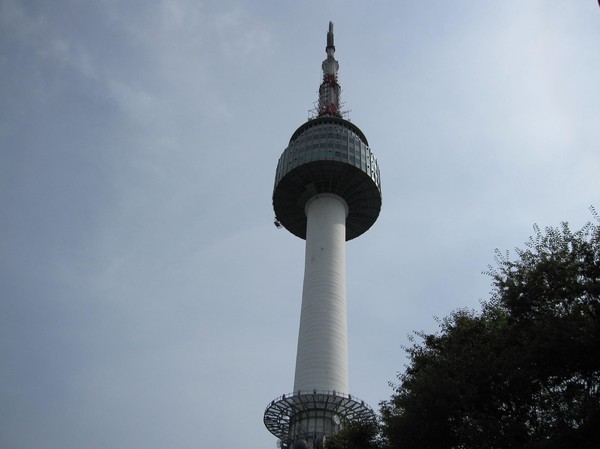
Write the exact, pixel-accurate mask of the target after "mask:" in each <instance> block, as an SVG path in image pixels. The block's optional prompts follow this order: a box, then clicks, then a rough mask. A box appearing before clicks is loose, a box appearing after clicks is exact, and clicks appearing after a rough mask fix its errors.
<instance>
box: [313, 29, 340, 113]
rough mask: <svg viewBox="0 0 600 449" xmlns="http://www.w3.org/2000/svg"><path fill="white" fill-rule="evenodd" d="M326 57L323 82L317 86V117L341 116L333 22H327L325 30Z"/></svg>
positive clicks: (323, 66)
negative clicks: (327, 29) (327, 25)
mask: <svg viewBox="0 0 600 449" xmlns="http://www.w3.org/2000/svg"><path fill="white" fill-rule="evenodd" d="M325 52H326V53H327V59H325V61H323V64H322V65H321V67H322V68H323V82H322V83H321V86H320V87H319V117H322V116H324V115H333V116H335V117H341V116H342V114H341V113H340V91H341V87H340V85H339V84H338V76H337V73H338V70H339V68H340V64H339V63H338V62H337V61H336V59H335V57H334V53H335V45H334V43H333V22H329V31H328V32H327V47H325Z"/></svg>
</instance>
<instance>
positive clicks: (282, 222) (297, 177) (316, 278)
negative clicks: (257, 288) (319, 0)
mask: <svg viewBox="0 0 600 449" xmlns="http://www.w3.org/2000/svg"><path fill="white" fill-rule="evenodd" d="M325 50H326V53H327V59H325V61H323V65H322V68H323V82H322V83H321V86H320V87H319V102H318V112H317V115H316V116H315V117H314V118H312V119H310V120H309V121H307V122H306V123H304V124H303V125H301V126H300V127H299V128H298V129H297V130H296V131H295V132H294V134H293V135H292V137H291V139H290V142H289V145H288V147H287V148H286V149H285V150H284V151H283V154H282V155H281V157H280V159H279V162H278V164H277V171H276V174H275V187H274V190H273V208H274V210H275V224H276V225H277V226H278V227H279V226H283V227H285V228H286V229H287V230H288V231H290V232H291V233H292V234H294V235H296V236H298V237H300V238H302V239H305V240H306V255H305V268H304V284H303V292H302V309H301V315H300V331H299V335H298V349H297V354H296V371H295V378H294V389H293V392H292V393H289V394H285V395H283V396H281V397H279V398H277V399H275V400H273V401H272V402H271V403H270V404H269V405H268V406H267V408H266V410H265V414H264V423H265V426H266V427H267V429H268V430H269V431H270V432H271V433H272V434H274V435H275V436H276V437H277V438H279V443H278V444H279V446H280V447H282V448H284V449H288V448H289V449H317V448H322V447H323V444H324V442H325V439H326V438H327V437H328V436H331V435H334V434H336V433H337V432H338V431H339V429H340V428H341V427H343V426H344V424H345V423H347V422H350V421H356V420H363V421H372V420H373V419H374V414H373V411H372V409H371V408H370V407H369V406H367V405H366V404H365V403H364V402H363V401H361V400H359V399H357V398H356V397H354V396H352V395H350V393H349V390H348V340H347V330H346V321H347V320H346V267H345V264H346V263H345V257H346V256H345V243H346V241H347V240H351V239H354V238H356V237H358V236H360V235H361V234H363V233H364V232H365V231H367V230H368V229H369V228H370V227H371V226H372V225H373V223H375V221H376V220H377V217H378V216H379V211H380V210H381V181H380V176H379V167H378V165H377V160H376V159H375V156H374V155H373V153H372V152H371V149H370V148H369V144H368V142H367V138H366V137H365V135H364V134H363V132H362V131H361V130H360V129H359V128H358V127H357V126H356V125H354V124H353V123H351V122H349V121H348V120H345V119H344V118H343V117H342V114H341V112H340V90H341V89H340V85H339V84H338V68H339V64H338V62H337V61H336V59H335V57H334V53H335V45H334V41H333V24H332V23H331V22H329V31H328V33H327V47H326V49H325Z"/></svg>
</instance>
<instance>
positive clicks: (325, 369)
mask: <svg viewBox="0 0 600 449" xmlns="http://www.w3.org/2000/svg"><path fill="white" fill-rule="evenodd" d="M305 210H306V219H307V229H306V255H305V268H304V287H303V291H302V311H301V314H300V330H299V335H298V351H297V353H296V375H295V380H294V391H295V392H298V391H311V392H312V391H313V390H320V391H336V392H340V393H347V392H348V338H347V330H346V249H345V242H346V216H347V215H348V206H347V205H346V202H345V201H344V200H343V199H342V198H340V197H339V196H337V195H333V194H320V195H316V196H313V197H312V198H311V199H310V200H309V201H308V202H307V204H306V207H305Z"/></svg>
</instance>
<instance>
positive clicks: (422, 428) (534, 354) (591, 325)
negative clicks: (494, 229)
mask: <svg viewBox="0 0 600 449" xmlns="http://www.w3.org/2000/svg"><path fill="white" fill-rule="evenodd" d="M593 213H594V214H595V212H594V211H593ZM595 216H596V218H598V217H597V215H596V214H595ZM535 231H536V235H535V236H534V237H532V238H531V239H530V240H529V241H528V242H527V243H526V246H525V249H517V251H516V253H517V259H516V260H514V261H513V260H510V259H509V257H508V255H502V254H501V253H499V252H498V251H497V252H496V254H497V257H496V261H497V267H496V268H490V270H489V271H488V274H489V275H490V276H491V277H492V280H493V286H494V290H493V293H492V297H491V299H490V300H489V301H488V302H486V303H483V305H482V306H483V307H482V311H481V312H474V311H468V310H459V311H456V312H454V313H453V314H451V315H450V316H449V317H447V318H446V319H444V320H443V321H442V322H441V323H440V327H441V329H440V332H439V333H437V334H434V335H426V334H418V335H419V336H420V337H421V339H422V343H419V344H414V345H413V346H412V347H410V348H408V349H407V351H408V355H409V361H410V362H409V366H408V367H407V369H406V371H405V372H404V373H402V374H401V375H399V381H400V383H399V384H398V385H397V386H395V387H394V388H395V393H394V395H393V396H392V398H391V399H390V400H389V401H386V402H384V403H382V404H381V414H382V420H383V436H384V440H385V441H386V446H388V447H389V448H402V449H410V448H420V449H421V448H424V447H426V448H465V449H466V448H532V449H533V448H535V449H545V448H562V447H565V448H566V447H578V448H587V447H590V448H591V447H594V448H595V447H600V227H599V226H598V225H594V224H591V223H588V224H587V225H586V226H585V227H584V228H582V229H581V230H579V231H577V232H572V231H571V230H570V229H569V226H568V225H567V224H566V223H564V224H562V226H561V227H560V228H547V229H545V232H544V233H542V232H541V231H540V229H539V228H537V227H536V228H535ZM340 447H341V446H340Z"/></svg>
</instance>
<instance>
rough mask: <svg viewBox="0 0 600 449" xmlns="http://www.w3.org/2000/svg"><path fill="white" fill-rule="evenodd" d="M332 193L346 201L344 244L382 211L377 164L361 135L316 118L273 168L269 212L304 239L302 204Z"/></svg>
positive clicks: (339, 122)
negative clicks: (273, 211)
mask: <svg viewBox="0 0 600 449" xmlns="http://www.w3.org/2000/svg"><path fill="white" fill-rule="evenodd" d="M319 193H333V194H335V195H338V196H340V197H341V198H343V199H344V201H346V204H347V205H348V209H349V213H348V217H347V221H346V240H351V239H353V238H355V237H358V236H359V235H361V234H363V233H364V232H365V231H367V230H368V229H369V228H370V227H371V226H372V225H373V223H374V222H375V221H376V220H377V217H378V216H379V211H380V210H381V181H380V175H379V167H378V165H377V159H376V158H375V156H374V155H373V153H372V152H371V150H370V148H369V146H368V143H367V140H366V138H365V137H364V134H363V133H362V132H361V131H360V129H358V127H356V126H355V125H354V124H352V123H351V122H348V121H347V120H344V119H341V118H338V117H319V118H316V119H313V120H311V121H309V122H307V123H305V124H304V125H302V126H301V127H300V128H298V130H297V131H296V132H295V133H294V135H293V136H292V139H291V140H290V144H289V146H288V147H287V148H286V149H285V150H284V152H283V154H282V156H281V158H280V159H279V163H278V165H277V174H276V178H275V188H274V191H273V208H274V209H275V215H276V217H277V219H278V220H279V222H280V223H281V224H282V225H283V226H284V227H285V228H286V229H288V230H289V231H290V232H291V233H292V234H294V235H296V236H298V237H300V238H306V215H305V211H304V207H305V205H306V202H307V201H308V200H309V199H310V198H311V197H313V196H314V195H316V194H319Z"/></svg>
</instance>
